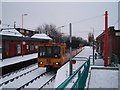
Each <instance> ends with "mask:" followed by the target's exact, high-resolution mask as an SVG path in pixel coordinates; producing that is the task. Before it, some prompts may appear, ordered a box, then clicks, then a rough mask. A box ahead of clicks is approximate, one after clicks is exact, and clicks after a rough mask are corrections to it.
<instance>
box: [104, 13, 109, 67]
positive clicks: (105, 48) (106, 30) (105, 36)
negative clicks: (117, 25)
mask: <svg viewBox="0 0 120 90" xmlns="http://www.w3.org/2000/svg"><path fill="white" fill-rule="evenodd" d="M107 65H108V12H107V11H105V31H104V66H107Z"/></svg>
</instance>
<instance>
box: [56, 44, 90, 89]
mask: <svg viewBox="0 0 120 90" xmlns="http://www.w3.org/2000/svg"><path fill="white" fill-rule="evenodd" d="M89 55H92V48H90V47H88V46H86V47H84V49H83V50H82V51H81V52H80V53H79V54H78V55H76V56H75V57H87V58H89ZM73 59H74V58H73ZM81 60H82V59H81ZM84 62H85V61H77V62H76V64H74V65H73V71H74V70H76V69H77V68H78V67H80V66H81V65H82V64H83V63H84ZM60 77H62V79H61V78H60ZM68 77H69V62H68V63H66V64H65V65H64V66H62V67H61V68H60V69H59V70H58V71H57V75H56V78H55V84H54V88H56V87H58V86H59V85H60V84H61V83H62V82H64V81H65V80H66V79H67V78H68Z"/></svg>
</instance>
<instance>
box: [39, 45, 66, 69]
mask: <svg viewBox="0 0 120 90" xmlns="http://www.w3.org/2000/svg"><path fill="white" fill-rule="evenodd" d="M65 47H66V46H65V44H43V45H40V47H39V52H38V67H47V68H50V69H51V68H52V69H58V68H59V67H60V66H61V65H62V64H63V63H64V62H65V61H64V58H65Z"/></svg>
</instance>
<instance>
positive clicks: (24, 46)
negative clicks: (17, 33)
mask: <svg viewBox="0 0 120 90" xmlns="http://www.w3.org/2000/svg"><path fill="white" fill-rule="evenodd" d="M25 44H26V42H25V41H23V42H22V56H23V55H24V54H25V50H26V45H25Z"/></svg>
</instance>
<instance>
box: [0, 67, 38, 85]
mask: <svg viewBox="0 0 120 90" xmlns="http://www.w3.org/2000/svg"><path fill="white" fill-rule="evenodd" d="M37 67H38V65H34V66H31V67H30V68H27V69H25V70H22V71H20V72H18V73H17V74H16V73H13V74H11V75H9V76H7V77H4V78H1V79H0V80H1V81H2V82H5V81H8V80H10V79H13V78H14V77H17V76H19V75H21V74H23V73H26V72H28V71H31V70H33V69H35V68H37ZM0 84H1V83H0Z"/></svg>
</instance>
